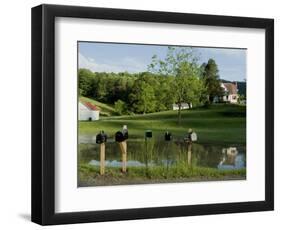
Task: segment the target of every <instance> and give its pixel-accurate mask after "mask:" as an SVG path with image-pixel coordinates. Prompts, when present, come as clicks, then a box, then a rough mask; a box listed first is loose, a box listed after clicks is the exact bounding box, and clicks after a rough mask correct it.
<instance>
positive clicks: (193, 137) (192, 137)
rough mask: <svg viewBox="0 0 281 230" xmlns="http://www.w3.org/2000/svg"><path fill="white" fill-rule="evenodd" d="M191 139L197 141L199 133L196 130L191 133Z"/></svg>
mask: <svg viewBox="0 0 281 230" xmlns="http://www.w3.org/2000/svg"><path fill="white" fill-rule="evenodd" d="M190 138H191V141H197V134H196V133H195V132H193V133H191V135H190Z"/></svg>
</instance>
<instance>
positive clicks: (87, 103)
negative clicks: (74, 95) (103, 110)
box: [80, 100, 100, 111]
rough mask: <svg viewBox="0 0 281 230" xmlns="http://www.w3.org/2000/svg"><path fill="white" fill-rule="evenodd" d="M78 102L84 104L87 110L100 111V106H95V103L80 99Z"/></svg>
mask: <svg viewBox="0 0 281 230" xmlns="http://www.w3.org/2000/svg"><path fill="white" fill-rule="evenodd" d="M80 102H81V103H82V104H83V105H85V106H86V107H87V108H88V109H89V110H94V111H100V108H99V107H97V106H96V105H94V104H92V103H91V102H89V101H82V100H80Z"/></svg>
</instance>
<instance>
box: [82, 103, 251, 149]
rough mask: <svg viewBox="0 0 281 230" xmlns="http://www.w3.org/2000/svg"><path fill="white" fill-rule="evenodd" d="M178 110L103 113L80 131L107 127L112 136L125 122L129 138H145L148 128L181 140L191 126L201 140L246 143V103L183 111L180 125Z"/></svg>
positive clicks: (85, 132) (90, 132)
mask: <svg viewBox="0 0 281 230" xmlns="http://www.w3.org/2000/svg"><path fill="white" fill-rule="evenodd" d="M100 105H101V104H99V105H98V106H100ZM105 106H106V105H105ZM108 108H109V107H107V109H108ZM107 112H109V111H107ZM112 112H113V110H112ZM177 113H178V112H177V111H172V110H171V111H164V112H157V113H150V114H144V115H130V116H114V115H113V116H101V117H100V120H98V121H91V122H88V121H80V122H79V134H80V135H96V134H97V133H98V132H99V131H100V130H104V131H105V133H106V134H107V135H108V136H109V138H113V137H114V134H115V133H116V132H117V131H118V130H120V129H122V126H123V125H127V126H128V130H129V138H132V139H141V138H144V132H145V130H147V129H150V130H152V131H153V137H155V138H157V137H159V138H161V137H163V135H164V132H165V131H166V130H168V131H170V132H172V134H173V136H174V138H175V139H181V138H183V137H184V136H185V135H186V134H187V132H188V129H189V128H192V129H193V130H194V131H195V132H196V133H197V135H198V143H210V144H223V143H229V144H232V143H233V144H234V143H235V144H246V106H244V105H231V104H216V105H211V106H208V107H200V108H194V109H191V110H183V111H182V119H181V124H178V120H177V119H178V117H177ZM112 114H113V113H112Z"/></svg>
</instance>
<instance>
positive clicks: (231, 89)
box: [214, 82, 239, 104]
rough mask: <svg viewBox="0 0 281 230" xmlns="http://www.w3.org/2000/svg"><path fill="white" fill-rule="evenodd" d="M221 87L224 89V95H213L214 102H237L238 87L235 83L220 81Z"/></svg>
mask: <svg viewBox="0 0 281 230" xmlns="http://www.w3.org/2000/svg"><path fill="white" fill-rule="evenodd" d="M221 88H222V89H223V91H224V95H223V96H222V97H220V98H218V97H215V98H214V102H220V101H222V102H229V103H232V104H235V103H238V97H239V95H238V88H237V83H236V82H235V83H221Z"/></svg>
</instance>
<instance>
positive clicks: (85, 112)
mask: <svg viewBox="0 0 281 230" xmlns="http://www.w3.org/2000/svg"><path fill="white" fill-rule="evenodd" d="M99 118H100V110H99V108H98V107H97V106H95V105H93V104H92V103H90V102H86V101H79V121H96V120H99Z"/></svg>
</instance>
